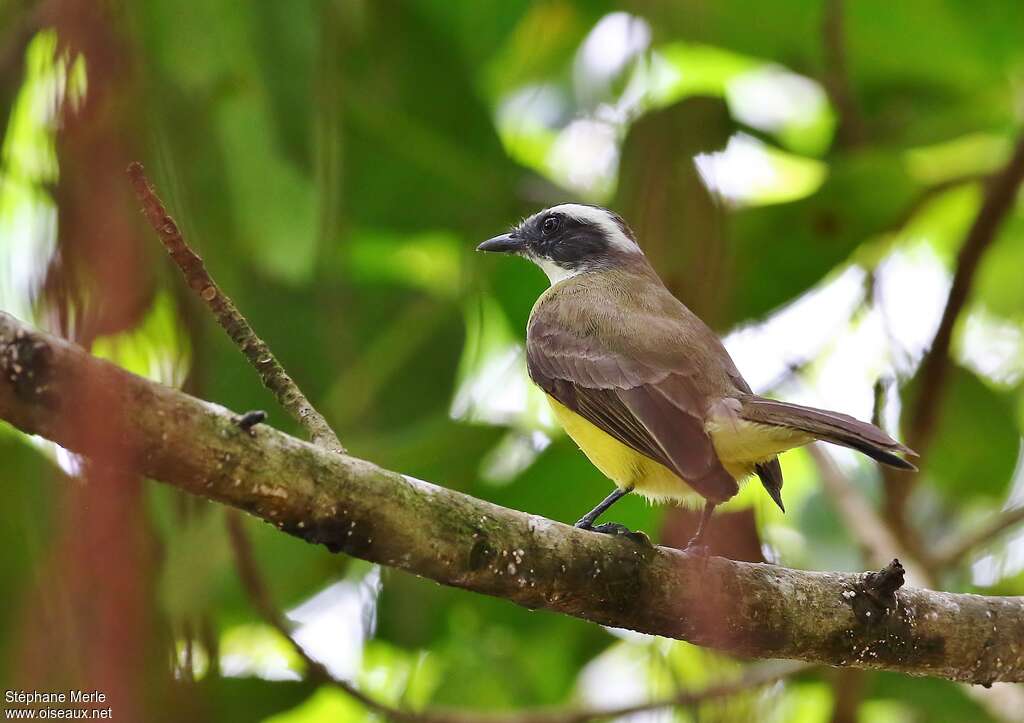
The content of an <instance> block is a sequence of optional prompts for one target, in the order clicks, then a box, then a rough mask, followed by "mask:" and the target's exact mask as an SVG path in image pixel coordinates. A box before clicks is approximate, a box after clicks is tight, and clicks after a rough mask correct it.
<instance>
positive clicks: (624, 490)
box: [575, 486, 633, 530]
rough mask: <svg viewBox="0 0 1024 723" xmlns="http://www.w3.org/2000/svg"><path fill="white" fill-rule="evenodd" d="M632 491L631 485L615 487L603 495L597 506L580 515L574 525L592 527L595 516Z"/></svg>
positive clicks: (589, 528) (588, 528)
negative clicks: (612, 490)
mask: <svg viewBox="0 0 1024 723" xmlns="http://www.w3.org/2000/svg"><path fill="white" fill-rule="evenodd" d="M632 491H633V488H632V486H630V487H616V488H615V491H614V492H612V493H611V494H610V495H608V496H607V497H605V498H604V499H603V500H601V501H600V502H599V503H598V505H597V507H595V508H594V509H592V510H591V511H590V512H588V513H587V514H585V515H583V517H581V518H580V519H579V520H577V521H576V525H575V526H576V527H578V528H580V529H581V530H592V529H594V522H595V521H596V520H597V518H598V517H600V516H601V515H603V514H604V513H605V511H606V510H607V509H608V508H609V507H611V506H612V505H614V504H615V503H616V502H618V501H619V500H621V499H622V498H623V497H625V496H626V495H628V494H629V493H630V492H632Z"/></svg>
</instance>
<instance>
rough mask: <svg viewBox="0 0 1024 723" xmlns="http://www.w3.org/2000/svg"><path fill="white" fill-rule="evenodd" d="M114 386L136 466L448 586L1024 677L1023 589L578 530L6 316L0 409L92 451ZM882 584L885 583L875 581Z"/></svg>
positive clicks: (701, 637) (574, 609) (690, 630)
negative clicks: (251, 413) (950, 589)
mask: <svg viewBox="0 0 1024 723" xmlns="http://www.w3.org/2000/svg"><path fill="white" fill-rule="evenodd" d="M83 377H89V378H90V379H91V380H93V381H94V382H95V383H98V384H102V385H103V387H105V388H106V389H108V390H110V392H111V395H112V397H113V399H114V402H115V403H114V404H113V405H112V406H111V408H110V409H109V410H107V416H108V417H111V418H116V419H114V420H113V421H115V422H116V428H118V429H123V430H125V431H124V433H123V434H121V435H120V436H119V439H118V440H117V444H119V445H121V446H122V447H123V449H122V451H123V452H124V455H123V456H121V457H119V458H122V459H131V460H134V461H135V464H136V465H137V469H138V471H139V472H141V473H143V474H145V475H147V476H149V477H152V478H154V479H157V480H160V481H162V482H165V483H167V484H170V485H173V486H175V487H179V488H181V489H184V490H187V491H189V492H192V493H193V494H196V495H199V496H202V497H206V498H209V499H213V500H217V501H219V502H222V503H224V504H227V505H231V506H233V507H237V508H239V509H242V510H245V511H246V512H249V513H251V514H253V515H255V516H257V517H260V518H262V519H264V520H266V521H267V522H269V523H271V524H273V525H275V526H277V527H278V528H280V529H281V530H283V531H285V532H287V533H288V534H291V535H295V536H296V537H300V538H302V539H304V540H307V541H309V542H311V543H316V544H323V545H325V546H326V547H328V548H329V549H330V550H332V551H335V552H339V551H343V552H346V553H348V554H350V555H353V556H355V557H359V558H362V559H365V560H369V561H371V562H376V563H379V564H382V565H388V566H391V567H395V568H399V569H402V570H405V571H408V572H410V573H413V574H416V575H420V576H423V577H426V578H430V579H432V580H436V581H437V582H439V583H442V584H445V585H451V586H454V587H460V588H465V589H467V590H472V591H475V592H478V593H484V594H487V595H493V596H496V597H501V598H504V599H506V600H509V601H511V602H514V603H516V604H518V605H522V606H524V607H528V608H531V609H535V608H541V609H546V610H551V611H554V612H560V613H564V614H568V615H574V616H576V617H580V618H584V619H586V620H591V621H593V622H596V623H601V624H603V625H610V626H615V627H621V628H628V629H631V630H637V631H640V632H645V633H653V634H657V635H663V636H666V637H672V638H679V639H682V640H688V641H690V642H693V643H696V644H699V645H705V646H710V647H714V648H717V649H720V650H725V651H729V652H732V653H736V654H740V655H744V656H749V657H755V658H789V659H795V660H803V661H807V662H812V663H823V664H828V665H837V666H851V667H858V668H873V669H880V670H893V671H900V672H903V673H909V674H915V675H934V676H939V677H943V678H947V679H951V680H960V681H966V682H972V683H983V684H988V683H992V682H995V681H1008V682H1022V681H1024V599H1022V598H1017V597H982V596H979V595H966V594H953V593H945V592H934V591H930V590H924V589H915V588H907V587H898V589H895V590H893V581H894V580H896V578H895V577H894V575H893V573H894V568H887V570H888V573H887V574H886V575H883V576H882V578H881V581H880V579H879V577H878V576H875V577H874V578H872V577H868V576H864V575H853V574H843V573H831V572H805V571H800V570H792V569H787V568H783V567H778V566H774V565H757V564H749V563H742V562H734V561H729V560H725V559H721V558H711V559H710V560H708V561H704V560H702V559H701V558H699V557H695V556H691V555H686V554H683V553H680V552H678V551H676V550H670V549H665V548H647V547H644V546H641V545H637V544H634V543H632V542H630V541H629V540H624V539H614V538H611V537H608V536H604V535H599V534H595V533H590V532H585V531H581V530H577V529H574V528H572V527H570V526H568V525H563V524H560V523H557V522H553V521H551V520H548V519H544V518H542V517H537V516H534V515H529V514H525V513H522V512H517V511H515V510H510V509H506V508H503V507H499V506H497V505H493V504H490V503H488V502H485V501H482V500H478V499H475V498H473V497H470V496H468V495H465V494H461V493H459V492H455V491H453V490H448V489H445V488H444V487H440V486H437V485H433V484H430V483H427V482H423V481H420V480H417V479H413V478H411V477H407V476H403V475H401V474H398V473H396V472H391V471H389V470H386V469H382V468H381V467H378V466H377V465H375V464H373V463H372V462H367V461H365V460H361V459H357V458H355V457H351V456H347V455H342V454H336V453H332V452H330V451H327V450H325V449H322V448H320V447H318V446H316V445H313V444H309V443H307V442H304V441H301V440H299V439H296V438H294V437H291V436H289V435H286V434H284V433H282V432H279V431H277V430H275V429H273V428H271V427H268V426H266V425H258V426H256V427H254V428H252V429H251V430H249V431H245V430H242V429H240V428H239V427H238V425H237V424H236V419H237V416H236V415H234V414H232V413H231V412H229V411H228V410H227V409H224V408H223V407H220V406H218V405H215V404H211V403H209V402H205V401H203V400H200V399H196V398H194V397H191V396H189V395H187V394H184V393H182V392H179V391H176V390H174V389H170V388H167V387H164V386H161V385H159V384H156V383H153V382H150V381H147V380H145V379H142V378H140V377H137V376H134V375H132V374H129V373H128V372H126V371H124V370H122V369H119V368H117V367H115V366H113V365H111V364H109V363H107V362H105V361H102V360H99V359H96V358H94V357H92V356H90V355H89V354H88V353H86V352H85V351H84V350H82V349H81V348H79V347H77V346H74V345H73V344H70V343H68V342H67V341H64V340H61V339H58V338H55V337H53V336H50V335H48V334H45V333H43V332H40V331H38V330H35V329H32V328H30V327H28V326H27V325H25V324H23V323H22V322H20V321H18V320H17V319H15V318H14V317H11V316H9V315H7V314H3V313H0V419H4V420H6V421H8V422H10V423H11V424H13V425H14V426H16V427H18V428H19V429H21V430H23V431H24V432H26V433H29V434H38V435H41V436H43V437H46V438H47V439H51V440H53V441H55V442H57V443H58V444H60V445H62V446H63V447H65V448H67V449H70V450H73V451H76V452H81V453H83V454H88V453H89V449H88V443H89V436H88V434H87V430H83V429H82V428H81V427H80V426H76V425H75V424H74V423H72V421H71V420H75V419H80V415H74V414H69V410H68V408H67V407H68V404H69V400H73V398H74V396H73V394H72V391H71V390H72V389H73V386H74V383H75V380H77V379H81V378H83ZM882 583H884V584H882Z"/></svg>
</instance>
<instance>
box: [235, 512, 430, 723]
mask: <svg viewBox="0 0 1024 723" xmlns="http://www.w3.org/2000/svg"><path fill="white" fill-rule="evenodd" d="M227 526H228V534H229V537H230V538H231V549H232V550H233V551H234V554H235V566H236V568H237V569H238V576H239V577H240V578H241V580H242V586H243V587H244V588H245V592H246V594H247V595H248V596H249V601H250V602H252V604H253V606H254V607H255V608H256V610H257V612H259V614H260V616H261V617H262V618H263V619H264V621H266V623H267V624H268V625H270V627H272V628H274V630H276V631H277V632H278V633H280V634H281V635H282V636H284V638H285V640H287V641H288V642H289V643H290V644H291V646H292V648H293V649H294V650H295V652H296V653H298V655H299V657H300V658H302V660H303V661H304V662H305V664H306V675H307V677H308V678H309V679H310V680H312V681H314V682H317V683H326V684H328V685H333V686H335V687H336V688H340V689H341V690H342V691H344V692H345V693H347V694H348V695H350V696H352V698H354V699H355V700H357V701H359V702H360V703H361V704H362V705H364V706H366V708H368V709H369V710H372V711H373V712H375V713H380V714H381V715H383V716H385V717H386V718H387V719H389V720H398V721H419V720H421V719H420V718H418V717H417V716H416V715H415V714H411V713H407V712H406V711H401V710H398V709H397V708H392V707H390V706H387V705H385V704H383V703H380V702H378V701H376V700H374V699H373V698H371V697H369V696H368V695H366V694H365V693H363V692H362V691H360V690H359V689H358V688H356V687H355V686H354V685H352V684H351V683H349V682H348V681H345V680H342V679H341V678H337V677H335V676H334V675H332V674H331V672H330V671H329V670H328V669H327V668H326V666H324V664H323V663H321V662H320V661H319V660H317V659H316V658H313V657H312V656H311V655H310V654H309V653H308V652H306V649H305V648H304V647H302V645H301V644H300V643H299V642H298V641H297V640H296V639H295V637H294V636H293V635H292V631H291V629H290V626H289V625H288V623H287V622H286V620H285V617H284V615H283V614H282V613H281V610H280V609H279V608H278V607H277V605H275V604H274V600H273V597H272V596H271V594H270V589H269V588H268V587H267V585H266V583H265V582H264V580H263V576H262V575H261V574H260V570H259V566H258V565H257V564H256V559H255V557H254V556H253V551H252V545H251V544H250V543H249V536H248V535H247V534H246V533H245V528H244V527H243V523H242V515H241V513H239V512H238V511H237V510H228V511H227Z"/></svg>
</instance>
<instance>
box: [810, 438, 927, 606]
mask: <svg viewBox="0 0 1024 723" xmlns="http://www.w3.org/2000/svg"><path fill="white" fill-rule="evenodd" d="M808 450H809V451H810V454H811V458H812V459H813V460H814V462H815V464H816V465H817V466H818V471H819V473H820V475H821V483H822V486H823V487H824V488H825V492H826V493H827V494H828V496H829V498H830V499H831V500H832V503H833V504H834V505H835V507H836V511H837V512H839V516H840V517H841V518H842V520H843V524H844V525H845V526H846V529H848V530H849V531H850V533H851V534H852V535H853V537H854V539H855V540H856V541H857V543H858V544H859V545H860V547H861V550H862V551H863V553H864V559H865V560H866V561H867V562H868V564H869V565H872V566H880V565H884V564H885V563H886V562H888V561H889V560H891V559H893V558H899V559H900V560H902V561H903V562H904V565H905V567H906V568H907V575H908V576H909V577H910V580H911V581H912V584H915V585H925V586H928V585H931V584H932V582H933V581H932V578H931V575H929V574H928V572H927V571H926V570H925V569H924V567H923V566H921V565H919V564H918V563H916V562H915V561H914V558H913V556H912V555H910V554H909V553H908V552H907V550H906V549H904V547H903V546H902V545H901V544H900V542H899V540H898V539H897V538H896V535H894V534H893V532H892V530H891V529H890V528H889V526H888V525H887V524H886V523H885V521H884V520H883V519H882V518H881V517H880V516H879V515H878V514H877V513H876V512H875V510H874V508H873V507H872V506H871V505H870V504H869V503H868V501H867V499H865V497H864V495H863V494H861V492H860V490H858V489H857V488H856V487H854V486H853V484H852V483H851V482H850V480H849V479H848V478H847V476H846V475H844V474H843V472H842V470H840V469H839V467H838V466H836V463H835V462H834V461H833V460H832V458H831V457H829V455H828V452H826V451H825V450H823V449H822V448H821V447H820V446H819V445H817V444H812V445H811V446H810V447H808Z"/></svg>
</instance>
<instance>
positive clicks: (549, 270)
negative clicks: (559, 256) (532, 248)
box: [528, 256, 586, 286]
mask: <svg viewBox="0 0 1024 723" xmlns="http://www.w3.org/2000/svg"><path fill="white" fill-rule="evenodd" d="M528 258H529V259H530V261H532V262H533V263H535V264H537V266H539V267H540V268H541V270H542V271H544V273H545V274H547V275H548V281H550V282H551V285H552V286H554V285H555V284H557V283H558V282H559V281H565V280H566V279H571V278H572V277H573V276H579V275H580V274H581V273H583V272H584V271H585V270H586V269H582V268H580V269H563V268H562V267H561V266H559V265H558V264H556V263H555V262H554V261H552V260H551V259H545V258H535V257H533V256H530V257H528Z"/></svg>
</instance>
